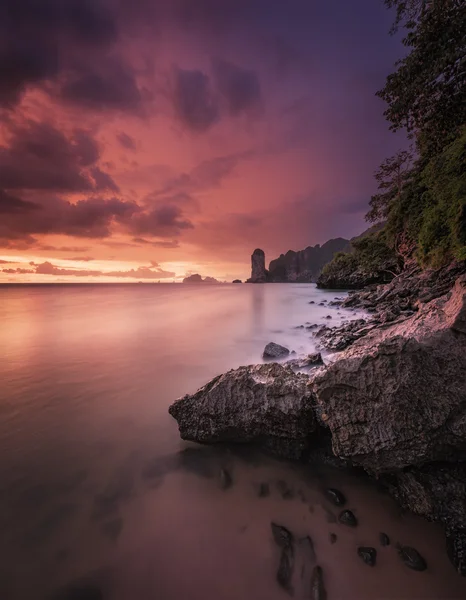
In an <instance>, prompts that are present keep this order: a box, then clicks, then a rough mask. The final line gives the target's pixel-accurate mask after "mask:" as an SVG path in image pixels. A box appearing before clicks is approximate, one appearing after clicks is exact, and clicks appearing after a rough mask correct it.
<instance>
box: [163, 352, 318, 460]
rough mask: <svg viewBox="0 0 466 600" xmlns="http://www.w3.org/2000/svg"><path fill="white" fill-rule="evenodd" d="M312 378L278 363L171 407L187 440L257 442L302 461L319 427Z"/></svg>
mask: <svg viewBox="0 0 466 600" xmlns="http://www.w3.org/2000/svg"><path fill="white" fill-rule="evenodd" d="M310 398H311V391H310V388H309V378H308V377H307V376H306V375H299V374H295V373H294V372H293V371H292V370H291V369H290V368H289V367H284V366H281V365H279V364H277V363H271V364H264V365H253V366H249V367H240V368H239V369H236V370H235V371H229V372H228V373H225V374H224V375H220V376H219V377H216V378H215V379H213V380H212V381H211V382H210V383H208V384H207V385H205V386H204V387H203V388H201V389H200V390H199V391H198V392H196V393H195V394H194V395H192V396H185V397H184V398H182V399H181V400H178V401H177V402H175V404H172V406H170V409H169V412H170V414H171V415H172V416H173V417H175V419H176V420H177V421H178V425H179V428H180V434H181V437H182V438H183V439H185V440H191V441H196V442H201V443H215V442H225V441H232V442H242V443H243V442H254V443H257V444H258V445H261V446H262V447H263V448H265V449H266V450H269V451H271V452H273V453H274V454H277V455H279V456H285V457H287V458H295V459H298V458H300V456H301V455H302V453H303V452H304V451H305V450H306V449H307V447H308V445H309V433H310V432H312V431H314V430H315V429H316V427H317V424H316V420H315V417H314V412H313V409H312V405H311V402H310Z"/></svg>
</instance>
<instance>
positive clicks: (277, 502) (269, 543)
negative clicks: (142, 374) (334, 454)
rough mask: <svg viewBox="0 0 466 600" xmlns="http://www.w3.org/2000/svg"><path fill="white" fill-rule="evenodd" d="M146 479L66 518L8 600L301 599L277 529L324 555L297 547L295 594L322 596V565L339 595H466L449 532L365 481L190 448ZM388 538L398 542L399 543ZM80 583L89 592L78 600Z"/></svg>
mask: <svg viewBox="0 0 466 600" xmlns="http://www.w3.org/2000/svg"><path fill="white" fill-rule="evenodd" d="M222 469H223V472H222ZM134 476H135V478H134V479H131V483H129V480H127V481H125V477H124V474H123V473H121V474H120V476H118V477H116V478H113V480H110V481H109V482H108V483H107V485H106V486H105V487H104V488H103V489H102V491H100V492H99V493H98V494H97V495H95V496H94V497H93V499H92V501H91V502H90V505H89V506H87V507H86V509H87V510H83V511H81V516H82V519H69V521H70V522H68V523H67V522H66V518H67V517H66V516H65V517H64V522H63V523H60V533H59V534H58V535H55V536H54V537H53V538H50V539H44V540H43V541H42V543H40V544H39V548H40V551H39V552H38V553H37V558H38V563H35V569H32V570H31V569H30V568H28V569H25V570H23V569H16V572H15V573H14V576H13V577H11V578H10V582H9V584H10V589H9V590H8V595H6V596H5V595H4V596H2V597H5V598H10V599H11V600H16V599H23V598H24V599H26V598H42V597H44V598H56V599H57V600H58V599H65V598H69V599H71V598H88V599H89V600H91V599H92V598H99V597H100V598H105V599H108V600H135V599H141V600H146V599H147V600H152V599H154V600H155V599H157V600H179V599H186V600H201V599H202V600H205V599H206V598H216V599H218V600H240V599H251V600H266V599H268V600H270V599H272V600H274V599H277V600H279V599H280V598H281V599H283V598H286V597H287V596H289V595H291V594H290V593H289V592H287V591H286V590H283V589H282V588H281V587H280V586H279V584H278V583H277V578H276V573H277V569H278V565H279V559H280V549H279V547H278V546H277V544H276V543H275V542H274V539H273V535H272V531H271V522H275V523H277V524H279V525H282V526H284V527H286V528H287V529H289V530H290V531H291V532H292V533H293V535H294V537H295V539H296V540H299V539H301V538H305V537H306V536H309V537H310V538H311V539H312V543H313V546H314V551H315V560H313V558H312V555H310V553H309V552H308V551H306V549H305V547H304V546H303V545H300V544H299V543H297V544H296V546H295V568H294V574H293V580H292V588H293V589H292V595H293V597H294V598H310V597H311V596H310V577H311V573H312V570H313V567H314V566H315V565H319V566H321V567H322V569H323V574H324V581H325V587H326V589H327V594H328V598H329V600H332V599H334V600H338V599H342V600H343V599H348V600H350V599H351V600H353V599H354V600H356V599H368V600H369V599H371V600H374V599H380V598H387V599H388V598H397V599H399V598H442V599H447V598H465V597H466V579H464V578H461V577H460V576H459V575H457V574H456V572H455V571H454V569H453V567H452V565H451V564H450V562H449V561H448V558H447V556H446V553H445V542H444V537H443V533H442V531H441V528H440V527H438V526H437V525H435V524H432V523H427V522H426V521H424V520H422V519H420V518H417V517H414V516H413V515H406V514H402V513H401V511H400V509H399V507H398V506H397V505H396V504H395V503H394V502H393V501H392V500H391V499H390V498H389V497H388V496H387V495H386V494H385V493H383V492H381V491H380V490H379V489H378V488H377V487H376V486H375V485H374V484H373V483H372V482H371V481H369V480H368V479H367V478H365V477H363V476H361V475H352V474H349V473H342V472H340V471H338V470H333V469H330V468H311V467H304V466H298V465H292V464H286V463H281V462H275V461H273V460H271V459H269V458H267V457H262V456H259V455H254V456H252V455H249V454H244V455H242V456H241V457H238V456H237V455H235V454H234V453H232V452H231V451H228V450H225V449H220V448H219V449H215V448H214V449H210V448H203V447H193V446H189V447H188V449H185V450H182V451H181V452H180V453H178V454H174V455H167V456H166V457H161V458H157V459H156V460H154V461H152V463H147V464H146V465H145V466H144V467H143V468H142V469H141V470H140V471H139V472H138V473H134ZM230 476H231V481H230ZM261 484H267V485H262V486H261ZM328 487H334V488H337V489H338V490H341V491H342V492H343V493H344V495H345V496H346V498H347V503H346V504H345V506H344V507H337V506H335V505H334V504H332V502H330V501H329V500H328V499H327V498H326V495H325V490H326V489H327V488H328ZM267 491H269V492H270V493H269V494H267ZM264 494H265V495H264ZM70 500H71V498H70ZM56 508H57V507H56ZM343 508H344V509H350V510H352V511H353V512H354V514H355V515H356V517H357V519H358V522H359V524H358V526H357V527H355V528H351V527H348V526H346V525H343V524H341V523H339V522H338V520H337V519H338V514H339V513H340V512H341V511H342V510H343ZM56 512H57V511H56V510H55V514H56ZM86 516H87V519H86ZM73 521H75V522H74V527H72V522H73ZM76 521H77V522H76ZM381 532H384V533H386V534H388V536H389V538H390V545H389V546H387V547H383V546H382V545H381V543H380V539H379V536H380V533H381ZM56 533H57V532H56ZM332 534H333V535H334V536H335V535H336V541H335V540H334V539H332V537H333V536H332ZM397 543H400V544H402V545H409V546H413V547H414V548H416V549H417V550H418V551H419V552H420V554H421V555H422V556H423V557H424V558H425V560H426V562H427V565H428V568H427V570H426V571H425V572H416V571H413V570H411V569H409V568H408V567H407V566H406V565H404V564H403V563H402V561H401V560H400V558H399V556H398V552H397V550H396V544H397ZM359 546H372V547H374V548H375V549H376V551H377V564H376V566H374V567H371V566H368V565H366V564H365V563H364V562H363V561H362V559H361V558H360V557H359V556H358V554H357V548H358V547H359ZM39 548H38V550H39ZM103 556H104V557H105V562H104V563H102V558H101V557H103ZM3 565H4V566H8V559H7V561H6V563H5V560H4V561H3ZM28 571H29V572H28ZM70 586H71V587H70ZM80 586H81V589H82V591H84V590H86V589H87V591H88V595H82V596H79V595H78V596H74V595H73V593H75V592H73V590H76V589H78V588H79V587H80ZM92 590H94V593H95V594H96V595H92V593H91V592H92ZM5 591H6V590H5ZM99 594H100V595H99Z"/></svg>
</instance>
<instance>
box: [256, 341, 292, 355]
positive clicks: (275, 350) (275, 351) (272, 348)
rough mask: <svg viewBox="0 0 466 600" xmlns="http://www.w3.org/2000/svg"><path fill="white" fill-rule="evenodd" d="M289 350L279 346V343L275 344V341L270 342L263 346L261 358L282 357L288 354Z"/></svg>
mask: <svg viewBox="0 0 466 600" xmlns="http://www.w3.org/2000/svg"><path fill="white" fill-rule="evenodd" d="M289 353H290V351H289V350H288V348H285V346H280V344H275V342H270V344H267V346H266V347H265V348H264V352H263V354H262V358H265V359H275V358H282V357H284V356H288V354H289Z"/></svg>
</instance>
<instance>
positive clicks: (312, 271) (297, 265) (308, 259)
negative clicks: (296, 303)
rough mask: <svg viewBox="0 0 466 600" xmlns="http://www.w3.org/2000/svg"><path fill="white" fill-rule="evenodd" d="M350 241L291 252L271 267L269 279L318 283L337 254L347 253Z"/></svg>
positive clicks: (331, 242) (338, 241)
mask: <svg viewBox="0 0 466 600" xmlns="http://www.w3.org/2000/svg"><path fill="white" fill-rule="evenodd" d="M349 249H350V242H349V240H345V239H343V238H337V239H334V240H329V241H328V242H326V243H325V244H323V245H322V246H320V245H317V246H309V247H308V248H306V249H305V250H299V251H298V252H294V251H293V250H289V251H288V252H287V253H286V254H281V255H280V256H279V258H277V259H275V260H272V261H271V262H270V265H269V278H270V280H271V281H274V282H297V283H310V282H313V281H317V278H318V277H319V275H320V272H321V271H322V269H323V267H324V266H325V265H326V264H327V263H329V262H330V261H331V260H332V258H333V257H334V255H335V254H336V253H337V252H347V251H348V250H349Z"/></svg>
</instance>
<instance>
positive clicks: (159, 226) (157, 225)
mask: <svg viewBox="0 0 466 600" xmlns="http://www.w3.org/2000/svg"><path fill="white" fill-rule="evenodd" d="M193 227H194V225H193V224H192V222H191V221H190V220H189V219H187V218H185V217H184V213H183V211H182V209H181V208H180V207H179V206H177V205H175V204H161V205H158V206H157V207H156V208H154V209H152V210H149V211H147V212H141V213H137V214H134V215H133V217H132V219H131V224H130V228H131V231H133V233H135V234H137V236H140V235H150V236H153V237H173V236H178V235H179V234H180V232H181V231H182V230H183V229H192V228H193Z"/></svg>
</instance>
